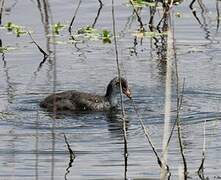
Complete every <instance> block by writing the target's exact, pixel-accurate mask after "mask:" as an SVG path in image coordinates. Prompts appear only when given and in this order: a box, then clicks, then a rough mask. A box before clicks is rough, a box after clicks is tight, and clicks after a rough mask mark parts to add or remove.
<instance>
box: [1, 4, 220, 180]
mask: <svg viewBox="0 0 221 180" xmlns="http://www.w3.org/2000/svg"><path fill="white" fill-rule="evenodd" d="M39 2H40V3H39ZM103 3H104V5H103V7H102V9H101V11H100V16H99V18H98V19H97V22H96V23H95V28H97V29H110V30H111V29H112V14H111V1H110V0H105V1H104V2H103ZM204 3H205V6H206V11H205V12H201V9H200V8H199V6H198V4H197V3H196V5H195V6H196V9H197V12H198V16H199V19H200V20H201V22H202V24H203V25H202V26H201V25H199V23H198V22H197V20H196V19H195V18H194V17H193V15H192V13H191V11H190V9H189V4H190V1H185V2H183V3H182V4H180V5H179V6H176V7H175V8H174V12H173V17H172V19H173V27H174V32H175V39H176V53H177V61H178V71H179V78H180V81H181V82H182V80H183V79H184V78H185V89H184V97H183V104H182V109H181V121H182V122H181V123H182V139H183V144H184V153H185V155H186V160H187V166H188V172H189V177H190V178H192V179H199V177H198V176H197V173H196V172H197V170H198V168H199V166H200V163H201V158H202V149H203V129H204V122H205V121H206V125H205V128H206V131H205V133H206V134H205V136H206V160H205V176H208V177H209V179H220V178H221V169H220V166H221V160H220V159H221V144H220V142H221V122H220V115H221V113H220V104H221V81H220V77H221V71H220V68H221V62H220V59H221V46H220V42H221V36H220V35H221V33H220V29H217V13H216V1H215V0H214V1H205V2H204ZM217 4H218V5H219V7H221V2H219V1H217ZM115 5H116V6H115V13H116V14H115V16H116V28H117V33H118V48H119V59H120V66H121V69H122V73H123V76H124V77H126V78H127V80H128V82H129V84H130V88H131V89H132V92H133V99H134V102H135V105H136V107H137V108H138V109H139V113H140V116H141V118H142V119H143V120H144V122H145V125H146V127H148V129H149V131H150V134H151V138H152V141H153V143H154V145H155V147H156V149H157V151H158V152H159V153H161V151H162V139H163V128H164V99H165V63H164V62H163V61H162V56H161V49H160V47H159V46H156V45H155V44H153V42H152V41H153V39H151V38H148V37H147V38H144V39H143V41H142V43H141V41H140V39H139V38H138V39H137V45H136V44H135V43H134V36H133V34H134V32H135V31H136V30H137V29H138V26H139V24H138V23H137V21H136V17H135V16H134V17H132V14H133V9H132V8H131V6H130V5H129V4H128V1H126V0H124V1H116V2H115ZM77 6H78V1H77V0H74V1H73V0H66V1H65V2H64V1H58V0H53V1H48V10H47V11H48V12H49V13H48V14H49V15H48V16H50V18H51V16H52V17H53V22H54V23H57V22H61V23H63V24H66V25H67V26H66V27H65V28H64V30H63V31H62V32H61V34H60V36H57V37H56V39H57V40H58V43H56V47H55V48H56V91H62V90H70V89H76V90H79V91H85V92H91V93H94V92H96V93H97V94H104V93H105V89H106V85H107V84H108V82H109V80H111V79H112V78H113V77H115V76H116V74H117V68H116V61H115V52H114V46H113V43H112V44H103V43H102V42H101V41H99V40H98V41H90V40H86V41H84V42H82V43H78V44H77V45H74V44H72V43H67V41H68V39H69V34H68V31H67V28H68V25H69V23H70V21H71V19H72V17H73V15H74V12H75V9H76V8H77ZM98 10H99V3H98V1H97V0H90V1H84V0H83V1H82V3H81V4H80V7H79V10H78V13H77V15H76V18H75V21H74V23H73V27H72V30H73V32H75V31H77V29H79V28H81V27H85V26H87V25H92V24H93V23H94V21H95V18H96V16H97V13H98ZM47 11H45V9H44V3H42V2H41V1H31V0H26V1H21V0H20V1H19V0H16V1H14V0H9V1H5V4H4V11H3V17H2V21H3V24H4V23H6V22H13V23H16V24H19V25H22V26H24V27H25V28H27V29H28V30H31V31H32V32H33V33H32V36H33V38H34V39H35V41H36V42H38V44H39V45H40V46H41V47H42V48H43V49H45V50H53V51H55V49H54V46H53V44H52V43H51V42H49V40H48V39H49V38H48V35H47V27H45V25H44V24H45V21H46V20H47V13H46V12H47ZM176 13H179V14H180V15H181V17H178V16H176V15H175V14H176ZM158 16H159V14H157V17H158ZM141 17H142V19H143V21H144V23H145V24H146V23H148V18H147V17H149V10H148V9H147V8H146V9H143V10H142V12H141ZM0 33H1V36H0V39H1V40H2V45H3V46H10V47H13V48H14V50H11V51H9V52H7V53H5V54H4V56H2V61H1V63H0V112H2V115H1V116H0V117H1V118H0V141H1V143H0V162H1V163H0V179H2V180H15V179H16V180H26V179H27V180H32V179H33V180H34V179H36V180H37V179H44V180H47V179H56V180H58V179H59V180H60V179H69V180H70V179H82V180H83V179H94V180H95V179H124V170H125V168H124V143H123V132H122V122H121V120H120V113H117V112H115V113H114V114H113V113H110V112H106V113H84V114H68V115H60V116H58V117H57V118H56V119H55V120H53V115H52V114H50V113H49V112H46V111H44V110H43V109H41V108H40V107H39V102H40V100H41V99H43V98H44V97H45V96H46V95H48V94H49V93H52V92H53V87H54V84H53V82H54V72H55V71H54V69H53V67H52V63H50V61H48V60H47V61H46V62H44V63H43V65H42V66H41V68H39V64H40V63H41V62H42V60H43V56H42V54H41V53H40V52H39V50H38V49H37V48H36V46H35V45H34V44H33V43H31V42H32V40H31V39H30V37H29V36H28V35H23V36H21V37H19V38H17V37H16V36H15V35H14V34H13V33H10V32H7V31H6V30H3V29H1V30H0ZM174 74H175V73H173V75H174ZM181 84H182V83H181ZM172 89H173V90H172V120H174V119H175V118H174V117H175V116H174V115H175V110H176V82H175V80H174V78H173V83H172ZM125 109H126V114H127V121H128V122H127V134H128V153H129V156H128V168H127V177H128V178H130V179H159V174H160V168H159V166H158V164H157V161H156V157H155V156H154V154H153V152H152V149H151V147H150V145H149V144H148V143H147V141H146V139H145V137H144V134H143V131H142V128H141V127H140V124H139V122H138V118H137V115H136V113H135V112H134V109H133V106H132V104H131V102H130V101H129V100H126V99H125ZM64 134H65V135H66V137H67V139H68V142H69V144H70V147H71V149H72V150H73V152H74V153H75V156H76V158H75V159H74V162H73V163H72V167H69V162H70V157H69V151H68V148H67V145H66V143H65V139H64ZM168 165H169V166H170V170H171V173H172V177H171V178H172V179H178V171H179V170H180V169H182V158H181V155H180V149H179V146H178V139H177V132H176V131H175V133H174V135H173V137H172V140H171V143H170V146H169V152H168ZM68 167H69V169H68V170H67V168H68Z"/></svg>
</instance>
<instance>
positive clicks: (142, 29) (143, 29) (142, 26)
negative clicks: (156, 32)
mask: <svg viewBox="0 0 221 180" xmlns="http://www.w3.org/2000/svg"><path fill="white" fill-rule="evenodd" d="M130 4H131V5H132V7H133V10H134V12H135V14H136V16H137V21H138V22H139V23H140V31H141V32H144V31H145V28H144V24H143V22H142V20H141V17H140V15H139V14H138V12H137V10H136V8H135V7H134V3H133V1H132V0H130Z"/></svg>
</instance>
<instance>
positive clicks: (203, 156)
mask: <svg viewBox="0 0 221 180" xmlns="http://www.w3.org/2000/svg"><path fill="white" fill-rule="evenodd" d="M205 153H206V120H205V121H204V125H203V151H202V161H201V164H200V167H199V169H198V171H197V174H198V176H199V178H200V179H202V180H204V179H205V176H204V162H205Z"/></svg>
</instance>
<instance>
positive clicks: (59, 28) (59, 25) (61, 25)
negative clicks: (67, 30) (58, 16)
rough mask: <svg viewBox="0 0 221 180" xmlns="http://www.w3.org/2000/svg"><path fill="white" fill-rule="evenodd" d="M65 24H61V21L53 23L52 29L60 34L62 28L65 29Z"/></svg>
mask: <svg viewBox="0 0 221 180" xmlns="http://www.w3.org/2000/svg"><path fill="white" fill-rule="evenodd" d="M64 27H65V25H64V24H61V23H60V22H58V23H55V24H53V25H52V31H53V33H55V34H60V32H61V30H62V29H64Z"/></svg>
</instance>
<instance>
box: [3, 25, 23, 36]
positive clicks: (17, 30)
mask: <svg viewBox="0 0 221 180" xmlns="http://www.w3.org/2000/svg"><path fill="white" fill-rule="evenodd" d="M4 28H6V29H7V30H8V31H12V32H13V33H15V34H16V36H17V37H20V36H21V35H23V34H27V31H25V30H24V28H23V27H22V26H20V25H17V24H14V23H12V22H7V23H6V24H5V25H4Z"/></svg>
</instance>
